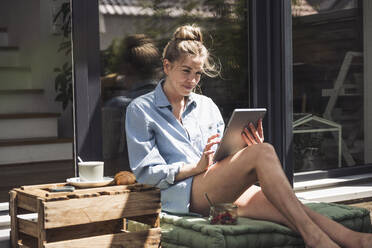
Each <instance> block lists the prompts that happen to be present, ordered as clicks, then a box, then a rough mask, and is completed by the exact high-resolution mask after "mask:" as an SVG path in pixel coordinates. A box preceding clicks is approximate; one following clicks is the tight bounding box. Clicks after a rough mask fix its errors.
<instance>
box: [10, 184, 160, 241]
mask: <svg viewBox="0 0 372 248" xmlns="http://www.w3.org/2000/svg"><path fill="white" fill-rule="evenodd" d="M64 185H65V184H63V183H62V184H45V185H35V186H22V187H20V188H16V189H13V190H11V191H10V206H9V207H10V216H11V244H12V247H39V248H40V247H45V248H59V247H68V248H73V247H79V248H85V247H87V248H88V247H89V248H92V247H100V248H105V247H159V245H160V227H159V226H160V222H159V213H160V210H161V203H160V190H159V189H157V188H155V187H152V186H148V185H143V184H133V185H118V186H106V187H99V188H89V189H76V190H75V191H74V192H59V193H52V192H51V191H50V189H51V188H53V187H56V186H64ZM24 214H27V215H26V216H29V215H34V219H30V218H22V216H25V215H24ZM125 219H129V220H134V221H138V222H141V223H145V224H148V225H149V226H150V227H149V229H148V230H143V231H138V232H128V231H126V229H125V225H124V222H125Z"/></svg>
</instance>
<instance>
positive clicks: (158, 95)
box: [155, 79, 196, 108]
mask: <svg viewBox="0 0 372 248" xmlns="http://www.w3.org/2000/svg"><path fill="white" fill-rule="evenodd" d="M163 83H164V79H161V80H160V81H159V83H158V85H157V86H156V88H155V105H156V106H157V107H167V106H171V104H170V102H169V101H168V98H167V96H166V95H165V93H164V90H163ZM191 104H192V105H195V106H196V101H195V93H194V92H192V93H191V94H190V95H189V99H188V101H187V106H186V108H187V107H188V106H189V105H191Z"/></svg>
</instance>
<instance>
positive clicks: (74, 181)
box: [66, 177, 114, 188]
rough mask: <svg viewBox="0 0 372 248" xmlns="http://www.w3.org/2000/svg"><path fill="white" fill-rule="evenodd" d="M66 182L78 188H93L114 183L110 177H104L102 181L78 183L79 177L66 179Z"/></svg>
mask: <svg viewBox="0 0 372 248" xmlns="http://www.w3.org/2000/svg"><path fill="white" fill-rule="evenodd" d="M66 182H68V183H69V184H71V185H72V186H76V187H79V188H94V187H102V186H107V185H110V184H113V183H114V179H113V178H112V177H104V178H103V180H102V181H80V178H79V177H72V178H67V179H66Z"/></svg>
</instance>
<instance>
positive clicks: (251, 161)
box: [190, 143, 339, 248]
mask: <svg viewBox="0 0 372 248" xmlns="http://www.w3.org/2000/svg"><path fill="white" fill-rule="evenodd" d="M257 180H259V181H260V184H261V189H262V191H263V193H264V194H265V196H266V198H267V199H268V200H269V201H270V202H271V204H272V205H273V206H275V208H276V209H277V210H278V211H279V212H280V213H281V215H282V216H284V217H285V219H286V220H287V221H288V222H287V223H288V225H289V226H291V227H292V228H294V229H295V230H297V231H298V232H299V233H300V234H301V236H302V237H303V239H304V241H305V243H306V244H307V246H309V247H317V248H333V247H339V246H338V245H337V244H335V243H334V242H333V241H332V240H331V239H330V238H329V237H328V236H327V235H326V234H325V233H324V232H323V231H322V230H321V229H320V228H319V227H318V226H317V225H316V224H315V223H314V222H313V221H312V220H311V218H310V217H309V216H308V215H307V213H306V212H305V210H304V208H303V206H302V204H301V203H300V202H299V201H298V200H297V198H296V196H295V195H294V193H293V191H292V188H291V186H290V184H289V183H288V181H287V178H286V176H285V175H284V173H283V170H282V168H281V165H280V162H279V160H278V158H277V156H276V153H275V151H274V149H273V147H272V146H271V145H269V144H266V143H263V144H258V145H254V146H250V147H246V148H245V149H243V150H241V151H240V152H238V153H236V154H235V155H234V156H230V157H228V158H226V159H224V160H222V161H220V162H218V163H216V164H215V165H214V166H213V167H212V168H211V169H209V170H208V171H207V172H206V173H204V174H201V175H198V176H195V177H194V182H193V188H192V193H191V206H190V209H191V211H194V212H197V213H201V214H203V215H207V214H208V210H209V207H208V203H207V201H206V200H205V199H204V192H207V193H208V195H209V196H210V198H212V201H214V202H215V203H218V202H234V201H235V200H237V199H238V198H239V197H240V196H241V195H242V194H243V193H244V192H245V191H246V190H247V189H248V188H249V187H250V186H252V185H253V183H255V182H257ZM273 221H277V220H273Z"/></svg>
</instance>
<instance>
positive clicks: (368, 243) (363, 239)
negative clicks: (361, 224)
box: [355, 233, 372, 248]
mask: <svg viewBox="0 0 372 248" xmlns="http://www.w3.org/2000/svg"><path fill="white" fill-rule="evenodd" d="M359 234H360V238H359V240H360V244H359V245H357V246H355V247H358V248H369V247H372V234H370V233H359Z"/></svg>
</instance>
